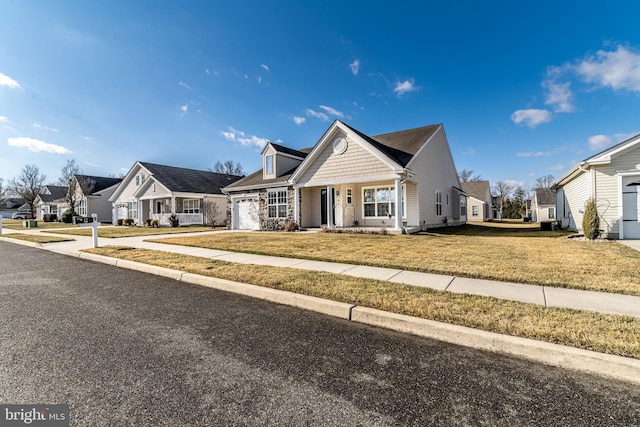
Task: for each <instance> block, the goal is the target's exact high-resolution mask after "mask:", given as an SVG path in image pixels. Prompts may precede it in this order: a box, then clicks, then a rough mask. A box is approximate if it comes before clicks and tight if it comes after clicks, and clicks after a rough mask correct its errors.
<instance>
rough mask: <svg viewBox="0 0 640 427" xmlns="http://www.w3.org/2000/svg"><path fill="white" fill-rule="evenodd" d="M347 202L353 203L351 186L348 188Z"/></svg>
mask: <svg viewBox="0 0 640 427" xmlns="http://www.w3.org/2000/svg"><path fill="white" fill-rule="evenodd" d="M346 203H347V204H348V205H350V204H352V203H353V189H351V188H347V198H346Z"/></svg>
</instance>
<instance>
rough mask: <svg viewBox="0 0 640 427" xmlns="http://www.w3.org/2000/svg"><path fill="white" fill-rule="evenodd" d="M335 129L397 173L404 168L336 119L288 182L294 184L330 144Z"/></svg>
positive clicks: (334, 135)
mask: <svg viewBox="0 0 640 427" xmlns="http://www.w3.org/2000/svg"><path fill="white" fill-rule="evenodd" d="M336 130H339V131H340V132H341V133H342V134H344V136H345V138H346V139H347V142H349V141H351V142H355V143H358V144H360V145H362V146H363V147H364V148H365V149H366V150H367V151H369V152H370V153H371V154H372V155H373V156H375V157H376V158H377V159H378V160H380V161H381V162H383V163H384V164H386V165H387V166H389V168H390V169H391V170H393V171H394V172H396V173H399V172H397V171H403V170H404V168H403V167H402V166H401V165H399V164H398V163H396V162H395V161H393V160H391V159H390V158H389V157H388V156H386V155H385V154H383V153H382V152H381V151H380V150H378V149H377V148H375V147H374V146H372V145H371V144H369V143H368V142H367V141H366V140H365V139H363V138H361V137H360V136H359V135H358V134H356V133H355V132H353V131H352V130H351V129H349V128H348V127H347V126H346V125H344V124H343V123H342V122H341V121H339V120H336V121H335V122H333V124H332V125H331V126H329V129H327V131H326V132H325V133H324V135H322V138H320V140H319V141H318V142H317V143H316V145H315V146H314V147H313V149H312V150H311V152H310V153H309V154H308V155H307V157H305V159H304V160H303V161H302V163H301V164H300V166H298V168H297V169H296V171H295V172H294V173H293V175H291V178H289V183H290V184H295V182H296V181H297V179H298V178H299V177H300V176H301V175H302V174H303V173H304V172H305V171H306V170H307V169H308V168H309V165H310V164H312V163H313V162H314V161H315V160H316V158H317V157H318V155H319V153H320V152H321V151H322V150H323V149H324V148H325V147H326V146H327V144H330V143H331V141H333V139H334V138H335V137H336V133H337V131H336Z"/></svg>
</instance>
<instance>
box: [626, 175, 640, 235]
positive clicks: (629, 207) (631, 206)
mask: <svg viewBox="0 0 640 427" xmlns="http://www.w3.org/2000/svg"><path fill="white" fill-rule="evenodd" d="M638 188H640V177H638V176H633V177H631V176H630V177H623V178H622V226H623V227H624V229H623V232H624V238H625V239H640V221H639V220H640V216H639V212H640V197H638Z"/></svg>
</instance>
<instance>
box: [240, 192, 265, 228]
mask: <svg viewBox="0 0 640 427" xmlns="http://www.w3.org/2000/svg"><path fill="white" fill-rule="evenodd" d="M236 203H237V205H236V213H237V222H236V224H237V228H238V229H239V230H259V229H260V215H259V214H258V202H256V201H255V200H252V199H248V200H240V201H238V202H236Z"/></svg>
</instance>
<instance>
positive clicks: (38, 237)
mask: <svg viewBox="0 0 640 427" xmlns="http://www.w3.org/2000/svg"><path fill="white" fill-rule="evenodd" d="M1 237H8V238H9V239H17V240H24V241H26V242H32V243H58V242H71V241H73V240H75V239H69V238H65V237H55V236H45V235H44V234H22V233H11V234H3V235H2V236H1Z"/></svg>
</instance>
